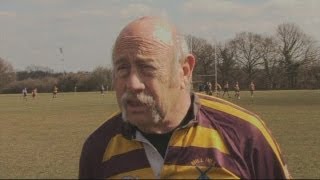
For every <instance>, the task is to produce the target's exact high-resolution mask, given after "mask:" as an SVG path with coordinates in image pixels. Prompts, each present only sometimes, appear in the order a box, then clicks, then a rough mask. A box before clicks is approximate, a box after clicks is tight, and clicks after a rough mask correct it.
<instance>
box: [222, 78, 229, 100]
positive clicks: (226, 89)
mask: <svg viewBox="0 0 320 180" xmlns="http://www.w3.org/2000/svg"><path fill="white" fill-rule="evenodd" d="M225 93H227V94H228V97H229V98H230V95H229V83H228V81H227V82H226V83H225V84H224V86H223V94H222V97H224V94H225Z"/></svg>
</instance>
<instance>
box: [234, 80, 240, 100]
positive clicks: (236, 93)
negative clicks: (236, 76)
mask: <svg viewBox="0 0 320 180" xmlns="http://www.w3.org/2000/svg"><path fill="white" fill-rule="evenodd" d="M234 92H235V93H234V96H235V97H236V98H237V99H240V87H239V83H238V81H237V82H236V85H235V86H234Z"/></svg>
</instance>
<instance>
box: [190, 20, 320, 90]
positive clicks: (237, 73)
mask: <svg viewBox="0 0 320 180" xmlns="http://www.w3.org/2000/svg"><path fill="white" fill-rule="evenodd" d="M186 39H187V43H188V45H189V48H190V49H191V50H192V53H193V54H194V55H195V56H196V59H197V66H196V67H195V72H194V77H193V81H194V84H197V83H203V82H212V83H214V81H215V79H214V74H215V73H214V69H215V66H214V64H215V61H216V67H217V79H218V83H220V84H223V83H225V82H229V83H230V82H233V83H235V82H236V81H238V82H239V84H240V87H244V88H243V89H248V85H249V84H250V82H251V81H254V82H255V84H256V87H257V88H258V89H316V88H320V47H319V44H318V42H317V41H315V40H314V38H312V37H310V36H308V35H307V34H305V33H304V32H303V31H302V30H301V29H300V28H299V27H298V26H297V25H296V24H293V23H283V24H280V25H278V26H277V28H276V32H275V33H274V34H273V35H261V34H257V33H252V32H241V33H237V34H236V35H235V37H234V38H232V39H230V40H228V41H226V42H211V43H210V41H208V40H206V39H202V38H197V37H194V36H191V35H188V36H187V37H186Z"/></svg>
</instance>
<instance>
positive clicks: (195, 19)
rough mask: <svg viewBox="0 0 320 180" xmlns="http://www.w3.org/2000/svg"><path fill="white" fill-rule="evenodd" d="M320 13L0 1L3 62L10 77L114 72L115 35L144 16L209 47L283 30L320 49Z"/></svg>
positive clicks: (173, 2)
mask: <svg viewBox="0 0 320 180" xmlns="http://www.w3.org/2000/svg"><path fill="white" fill-rule="evenodd" d="M319 7H320V1H319V0H303V1H302V0H265V1H263V0H0V57H1V58H3V59H5V60H6V61H8V62H10V63H11V64H12V66H13V67H14V69H15V70H24V69H25V68H26V67H28V66H31V65H36V66H42V67H49V68H51V69H53V70H54V71H56V72H61V71H68V72H70V71H72V72H76V71H92V70H93V69H94V68H96V67H98V66H109V67H111V51H112V46H113V43H114V41H115V39H116V37H117V35H118V33H119V32H120V31H121V29H122V28H123V27H124V26H125V25H126V24H128V23H129V22H130V21H132V20H134V19H136V18H139V17H142V16H161V17H165V18H168V19H169V20H170V21H171V22H172V23H174V24H175V25H177V27H178V29H180V31H182V33H184V34H191V35H193V36H196V37H200V38H205V39H207V40H209V41H212V42H218V41H226V40H228V39H231V38H234V37H235V35H236V33H240V32H242V31H248V32H254V33H259V34H263V35H272V34H275V33H276V28H277V26H278V25H279V24H281V23H285V22H290V23H295V24H296V25H298V26H299V27H300V28H301V29H302V30H303V32H305V33H306V34H307V35H309V36H311V37H313V38H314V39H316V40H317V41H319V40H320V11H319ZM60 48H62V53H61V52H60Z"/></svg>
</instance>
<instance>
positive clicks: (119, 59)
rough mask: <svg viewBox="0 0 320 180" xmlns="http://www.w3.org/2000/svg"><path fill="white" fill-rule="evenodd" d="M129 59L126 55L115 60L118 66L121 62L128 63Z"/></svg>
mask: <svg viewBox="0 0 320 180" xmlns="http://www.w3.org/2000/svg"><path fill="white" fill-rule="evenodd" d="M127 61H128V60H127V58H126V57H124V56H123V57H119V58H117V59H116V60H114V65H115V66H117V65H119V64H123V63H126V62H127Z"/></svg>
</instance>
